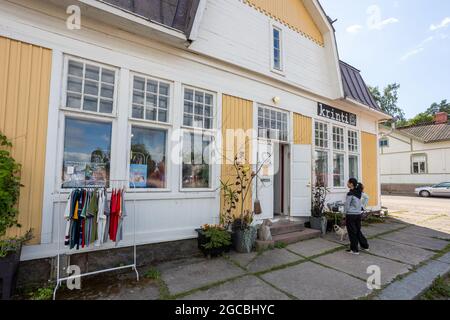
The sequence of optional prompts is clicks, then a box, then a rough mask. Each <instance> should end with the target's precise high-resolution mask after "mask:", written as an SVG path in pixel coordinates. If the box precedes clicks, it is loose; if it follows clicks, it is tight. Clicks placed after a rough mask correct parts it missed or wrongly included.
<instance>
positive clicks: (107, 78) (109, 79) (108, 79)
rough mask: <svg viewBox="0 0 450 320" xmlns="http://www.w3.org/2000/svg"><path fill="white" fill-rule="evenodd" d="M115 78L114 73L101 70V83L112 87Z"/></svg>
mask: <svg viewBox="0 0 450 320" xmlns="http://www.w3.org/2000/svg"><path fill="white" fill-rule="evenodd" d="M115 76H116V75H115V73H114V71H111V70H106V69H103V70H102V82H105V83H109V84H112V85H114V82H115V81H114V80H115Z"/></svg>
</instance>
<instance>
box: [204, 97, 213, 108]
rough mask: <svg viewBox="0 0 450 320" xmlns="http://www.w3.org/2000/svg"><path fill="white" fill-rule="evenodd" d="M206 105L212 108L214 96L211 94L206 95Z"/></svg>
mask: <svg viewBox="0 0 450 320" xmlns="http://www.w3.org/2000/svg"><path fill="white" fill-rule="evenodd" d="M205 104H207V105H209V106H212V104H213V96H212V95H211V94H205Z"/></svg>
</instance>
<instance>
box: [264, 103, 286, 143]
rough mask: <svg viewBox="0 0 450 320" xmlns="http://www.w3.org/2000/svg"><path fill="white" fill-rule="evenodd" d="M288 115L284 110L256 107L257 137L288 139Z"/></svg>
mask: <svg viewBox="0 0 450 320" xmlns="http://www.w3.org/2000/svg"><path fill="white" fill-rule="evenodd" d="M287 121H288V117H287V113H286V112H282V111H277V110H275V109H272V108H267V107H262V106H260V107H258V137H260V138H264V139H272V140H279V141H288V129H287V127H288V124H287Z"/></svg>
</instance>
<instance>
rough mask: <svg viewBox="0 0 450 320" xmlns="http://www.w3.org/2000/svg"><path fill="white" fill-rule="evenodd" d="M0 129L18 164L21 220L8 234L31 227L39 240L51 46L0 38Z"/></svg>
mask: <svg viewBox="0 0 450 320" xmlns="http://www.w3.org/2000/svg"><path fill="white" fill-rule="evenodd" d="M0 66H1V68H0V131H1V132H3V133H4V134H5V135H6V136H7V137H8V138H9V139H10V140H11V141H12V143H13V145H14V146H13V149H12V155H13V157H14V158H15V159H16V161H18V162H19V163H20V164H21V165H22V172H21V183H22V185H23V186H24V187H22V188H21V192H20V199H19V223H20V224H21V225H22V228H20V229H19V228H13V229H11V230H9V231H8V233H7V236H19V235H23V234H24V233H25V232H26V231H27V230H29V229H33V235H34V238H33V240H32V241H31V242H30V243H31V244H36V243H39V242H40V232H41V224H42V204H43V191H44V173H45V151H46V141H47V125H48V124H47V119H48V105H49V94H50V76H51V68H52V51H51V50H49V49H46V48H41V47H37V46H34V45H31V44H27V43H23V42H20V41H16V40H12V39H8V38H4V37H0Z"/></svg>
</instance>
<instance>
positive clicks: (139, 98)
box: [133, 91, 144, 104]
mask: <svg viewBox="0 0 450 320" xmlns="http://www.w3.org/2000/svg"><path fill="white" fill-rule="evenodd" d="M133 103H137V104H144V93H143V92H139V91H135V92H134V94H133Z"/></svg>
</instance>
